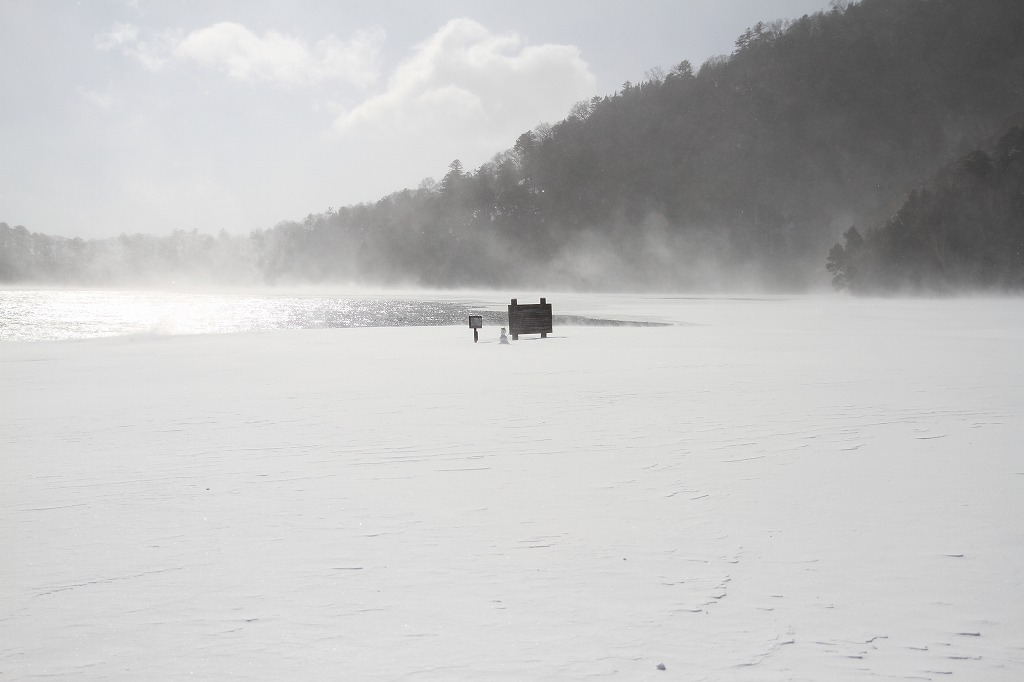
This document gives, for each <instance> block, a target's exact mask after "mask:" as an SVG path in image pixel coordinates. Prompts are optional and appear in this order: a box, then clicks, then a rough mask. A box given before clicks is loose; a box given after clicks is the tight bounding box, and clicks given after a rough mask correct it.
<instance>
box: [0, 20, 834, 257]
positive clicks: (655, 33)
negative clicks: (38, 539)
mask: <svg viewBox="0 0 1024 682" xmlns="http://www.w3.org/2000/svg"><path fill="white" fill-rule="evenodd" d="M827 7H828V0H628V1H625V0H505V1H503V2H486V1H484V0H433V1H429V2H428V1H419V0H417V1H412V0H345V1H344V2H342V1H336V0H262V1H253V0H81V1H79V2H75V1H74V0H0V92H2V93H3V97H2V104H0V221H3V222H7V223H9V224H10V225H18V224H21V225H24V226H25V227H27V228H28V229H29V230H31V231H34V232H45V233H47V234H58V235H65V236H82V237H105V236H113V235H117V234H120V233H121V232H127V233H134V232H150V233H157V234H166V233H169V232H170V231H171V230H173V229H185V230H191V229H193V228H198V229H199V230H200V231H202V232H208V233H216V232H218V231H219V230H220V229H222V228H223V229H226V230H227V231H228V232H232V233H241V232H247V231H248V230H251V229H254V228H266V227H270V226H273V225H274V224H276V223H278V222H280V221H282V220H295V219H302V218H304V217H305V216H306V215H307V214H309V213H319V212H322V211H324V210H326V209H327V208H328V207H330V206H335V207H336V206H343V205H348V204H354V203H359V202H363V201H375V200H376V199H379V198H380V197H382V196H384V195H386V194H388V193H390V192H392V191H394V190H397V189H401V188H404V187H416V186H418V185H419V183H420V181H421V180H422V179H423V178H425V177H434V178H437V179H440V178H441V177H442V176H443V175H444V173H445V172H447V167H448V164H449V163H450V162H451V161H452V160H453V159H456V158H458V159H460V160H461V161H462V163H463V165H464V166H465V167H466V168H467V169H469V170H472V169H474V168H476V167H478V166H479V165H480V164H482V163H484V162H485V161H487V160H488V159H490V158H491V157H492V156H493V155H494V154H495V153H496V152H499V151H502V150H504V149H508V148H509V147H511V146H512V145H513V144H514V142H515V139H516V137H518V135H519V134H520V133H522V132H524V131H526V130H529V129H531V128H533V127H534V126H536V125H537V124H538V123H541V122H555V121H558V120H560V119H562V118H564V117H565V115H566V113H567V112H568V110H569V108H570V107H571V106H572V104H573V103H574V102H576V101H579V100H581V99H589V98H590V97H591V96H593V95H607V94H611V93H613V92H614V91H615V90H617V89H618V87H619V85H620V84H621V83H622V82H623V81H626V80H631V81H634V82H635V81H639V80H643V77H644V72H645V71H647V70H648V69H650V68H652V67H656V66H660V67H662V68H663V69H665V70H666V71H667V70H669V69H670V68H671V67H672V66H673V65H674V64H677V63H679V62H680V61H682V60H683V59H689V60H690V61H691V62H692V63H693V65H694V68H695V69H696V68H697V67H699V66H700V64H701V63H702V62H703V61H704V60H705V59H707V58H708V57H710V56H713V55H717V54H728V53H730V52H731V51H732V49H733V41H734V40H735V38H736V36H737V35H739V34H740V33H742V32H743V30H744V29H745V28H746V27H748V26H751V25H753V24H754V23H756V22H757V21H758V20H772V19H777V18H797V17H799V16H801V15H803V14H806V13H811V12H816V11H818V10H822V9H825V8H827Z"/></svg>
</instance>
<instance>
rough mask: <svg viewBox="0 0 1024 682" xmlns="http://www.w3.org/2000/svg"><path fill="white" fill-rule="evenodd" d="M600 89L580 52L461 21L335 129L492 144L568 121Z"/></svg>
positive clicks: (421, 47) (433, 39) (437, 36)
mask: <svg viewBox="0 0 1024 682" xmlns="http://www.w3.org/2000/svg"><path fill="white" fill-rule="evenodd" d="M594 85H595V78H594V76H593V74H591V73H590V70H589V67H588V66H587V64H586V62H584V61H583V59H582V58H581V57H580V53H579V49H578V48H576V47H573V46H570V45H539V46H529V45H524V44H523V41H522V39H521V38H520V37H519V36H518V35H516V34H514V33H508V34H494V33H491V32H490V31H489V30H488V29H487V28H485V27H484V26H482V25H481V24H479V23H477V22H475V21H472V20H470V19H455V20H453V21H450V22H449V23H447V24H446V25H445V26H443V27H442V28H441V29H440V30H439V31H438V32H437V33H435V34H434V35H433V36H432V37H431V38H430V39H429V40H427V41H426V42H424V43H422V44H421V45H419V46H417V48H416V50H415V53H414V54H413V56H412V57H411V58H410V59H408V60H407V61H406V62H404V63H403V64H401V65H400V66H399V67H398V68H397V69H396V70H395V72H394V73H393V74H392V76H391V77H390V79H389V82H388V87H387V89H386V91H385V92H383V93H381V94H378V95H376V96H374V97H371V98H370V99H368V100H366V101H365V102H363V103H362V104H360V105H359V106H357V107H355V108H353V109H351V110H349V111H347V112H344V113H342V114H341V115H340V116H339V117H338V118H337V119H336V121H335V128H336V129H337V130H338V131H340V132H341V133H354V132H356V131H359V132H360V133H362V132H369V131H374V130H376V131H380V132H396V131H402V132H406V133H417V132H429V133H430V134H432V135H436V134H448V135H461V136H467V135H483V136H486V137H488V138H489V139H488V140H487V141H486V144H493V142H494V140H495V139H502V140H505V141H507V139H508V137H509V135H513V134H518V133H519V132H522V131H523V130H524V129H528V128H531V127H533V126H534V125H536V124H537V123H539V122H541V121H545V120H554V119H560V118H562V117H564V116H565V114H566V112H567V111H568V109H569V107H570V106H571V105H572V103H573V102H575V101H577V100H579V99H581V98H585V97H589V96H590V95H592V94H593V89H594Z"/></svg>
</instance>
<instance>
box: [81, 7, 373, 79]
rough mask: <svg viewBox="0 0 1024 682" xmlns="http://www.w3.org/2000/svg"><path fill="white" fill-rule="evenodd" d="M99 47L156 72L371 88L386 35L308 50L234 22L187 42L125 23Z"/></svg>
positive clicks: (331, 41) (367, 34)
mask: <svg viewBox="0 0 1024 682" xmlns="http://www.w3.org/2000/svg"><path fill="white" fill-rule="evenodd" d="M95 42H96V47H97V49H99V50H103V51H110V50H119V51H121V52H122V53H123V54H125V55H128V56H129V57H132V58H133V59H136V60H137V61H138V62H140V63H141V64H142V65H143V66H145V67H146V68H148V69H151V70H154V71H156V70H159V69H161V68H163V67H164V66H165V65H166V64H167V62H168V61H169V60H171V59H173V58H177V59H181V60H190V61H193V62H195V63H197V64H200V65H202V66H205V67H208V68H211V69H215V70H218V71H221V72H223V73H225V74H227V75H228V76H229V77H231V78H234V79H237V80H242V81H250V82H255V81H263V82H269V83H274V84H277V85H313V84H316V83H320V82H323V81H329V80H340V81H347V82H349V83H351V84H353V85H357V86H360V87H366V86H368V85H371V84H373V83H374V82H375V81H376V80H377V76H378V68H377V61H378V55H379V53H380V48H381V45H382V44H383V42H384V30H383V29H380V28H374V29H368V30H363V31H358V32H357V33H356V34H355V35H354V36H353V37H352V39H351V40H350V41H348V42H343V41H341V40H339V39H338V38H336V37H335V36H334V35H328V36H327V37H326V38H324V39H323V40H320V41H318V42H317V43H316V44H314V45H312V46H309V45H307V44H306V43H304V42H303V41H301V40H299V39H298V38H295V37H292V36H288V35H285V34H283V33H278V32H276V31H267V32H266V33H265V34H263V36H259V35H257V34H255V33H253V32H252V31H250V30H249V29H248V28H246V27H245V26H242V25H241V24H236V23H232V22H221V23H218V24H214V25H212V26H208V27H206V28H202V29H199V30H196V31H192V32H191V33H189V34H188V35H185V36H184V37H182V32H181V31H177V30H166V31H161V32H158V33H155V34H152V35H151V36H149V37H147V38H145V39H144V38H141V37H140V30H139V28H138V27H137V26H134V25H132V24H124V23H122V24H115V25H114V26H113V28H112V29H111V30H110V31H108V32H106V33H103V34H101V35H98V36H96V40H95Z"/></svg>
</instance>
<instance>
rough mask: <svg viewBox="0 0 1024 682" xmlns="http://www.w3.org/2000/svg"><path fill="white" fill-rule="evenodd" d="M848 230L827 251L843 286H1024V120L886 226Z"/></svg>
mask: <svg viewBox="0 0 1024 682" xmlns="http://www.w3.org/2000/svg"><path fill="white" fill-rule="evenodd" d="M844 237H845V240H844V243H843V244H836V245H835V246H834V247H832V250H831V251H830V252H829V257H828V270H829V271H830V272H831V273H832V274H833V280H832V281H833V284H834V285H835V287H836V288H837V289H847V288H848V289H849V290H850V291H852V292H854V293H875V294H877V293H928V294H948V293H954V292H957V291H963V290H965V289H966V290H976V291H979V290H988V291H993V290H995V291H1007V292H1009V291H1012V292H1020V291H1024V127H1020V126H1018V127H1014V128H1012V129H1011V130H1010V131H1009V132H1008V133H1007V134H1006V135H1004V136H1003V138H1002V139H1001V140H1000V141H999V143H998V144H996V145H995V147H994V148H993V149H992V150H991V152H986V151H981V150H975V151H972V152H970V153H969V154H966V155H964V156H963V157H962V158H960V159H958V160H957V161H956V162H955V163H952V164H950V165H949V166H947V167H946V168H944V169H943V170H942V172H941V173H939V174H938V176H937V177H936V178H935V179H934V180H933V181H932V182H931V183H929V185H928V187H926V188H923V189H921V190H920V191H917V190H915V191H914V192H912V193H911V194H910V196H909V197H908V198H907V200H906V202H905V203H904V204H903V206H902V207H901V208H900V210H899V211H898V212H897V213H896V215H895V216H893V217H892V218H891V219H890V220H888V221H887V222H886V223H885V224H884V225H882V226H881V227H877V228H872V229H870V230H868V231H867V233H866V234H865V235H863V236H862V235H861V234H860V232H859V231H858V230H857V228H855V227H851V228H850V229H849V230H848V231H847V232H846V233H845V234H844Z"/></svg>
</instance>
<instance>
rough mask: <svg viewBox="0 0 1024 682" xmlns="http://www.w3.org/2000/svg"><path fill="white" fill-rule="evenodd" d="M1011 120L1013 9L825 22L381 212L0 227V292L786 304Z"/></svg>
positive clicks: (739, 47) (907, 1) (840, 15)
mask: <svg viewBox="0 0 1024 682" xmlns="http://www.w3.org/2000/svg"><path fill="white" fill-rule="evenodd" d="M1021 111H1024V3H1022V2H1019V0H972V2H962V0H862V1H861V2H857V3H848V4H844V3H840V2H837V3H833V6H832V8H831V9H830V10H828V11H823V12H818V13H815V14H811V15H805V16H803V17H801V18H799V19H797V20H795V21H790V22H783V21H776V22H772V23H758V24H755V25H754V26H752V27H751V28H750V29H748V30H747V31H745V32H744V33H743V34H742V35H741V36H739V37H738V38H737V40H736V46H735V50H734V52H733V53H732V54H731V55H728V56H722V57H716V58H712V59H709V60H707V61H706V62H705V63H704V64H702V65H700V66H699V68H696V69H695V68H694V67H693V65H692V64H690V63H689V62H685V61H684V62H681V63H679V64H676V65H675V66H673V67H672V68H670V69H669V70H668V71H667V72H666V71H663V70H662V69H659V68H655V69H652V70H651V71H649V72H648V73H647V74H645V75H644V77H643V79H641V80H639V81H638V82H636V83H633V82H629V81H627V82H625V83H623V84H622V85H621V87H620V88H619V89H618V90H617V91H616V92H614V93H612V94H609V95H606V96H598V97H594V98H592V99H590V100H587V101H582V102H579V103H577V104H576V105H575V106H573V107H572V109H571V110H570V111H569V112H568V115H567V116H566V118H565V119H563V120H561V121H558V122H556V123H554V124H553V125H547V124H542V125H540V126H538V127H537V128H535V129H533V130H530V131H527V132H524V133H523V134H522V135H520V136H519V137H518V139H517V140H516V141H515V143H514V145H513V146H512V147H511V148H509V149H508V150H506V151H504V152H501V153H499V154H497V155H495V156H494V157H493V158H492V159H491V160H490V161H488V162H487V163H485V164H482V165H481V166H480V167H478V168H475V169H471V170H470V169H466V168H464V167H463V164H462V163H461V162H460V161H458V160H455V161H453V162H452V163H451V164H450V166H449V167H448V169H447V172H446V173H445V174H444V176H443V177H442V179H441V180H440V181H434V180H430V179H428V180H426V181H424V182H423V183H421V184H420V186H419V187H417V188H415V189H411V188H410V189H403V190H400V191H397V192H394V193H392V194H390V195H388V196H386V197H383V198H382V199H380V200H379V201H377V202H373V203H365V204H359V205H354V206H346V207H342V208H338V209H333V208H332V209H328V210H327V211H325V212H322V213H317V214H310V215H309V216H307V217H306V218H305V219H304V220H302V221H288V222H285V223H281V224H279V225H277V226H275V227H273V228H270V229H265V230H254V231H252V232H251V233H250V234H248V235H243V236H230V235H225V234H220V235H218V236H216V237H213V236H206V235H201V234H198V233H196V232H194V231H192V232H185V231H176V232H174V233H172V234H171V235H170V236H167V237H145V236H142V235H134V236H126V235H121V237H118V238H114V239H107V240H91V241H82V240H68V239H64V238H60V237H50V236H45V235H38V234H32V233H29V232H28V231H27V230H25V229H24V228H9V227H4V228H0V279H3V280H6V281H11V280H12V279H19V278H22V279H23V278H25V277H29V276H32V277H35V276H38V277H47V278H52V279H56V280H57V281H72V280H74V281H85V282H98V281H101V280H104V279H105V278H117V277H124V278H127V279H128V280H132V281H143V280H147V279H160V278H166V277H173V276H182V277H188V278H193V279H197V278H198V279H201V278H205V279H209V280H215V281H220V280H233V281H238V282H253V281H256V282H266V283H280V282H286V281H307V282H326V281H342V282H349V281H351V282H361V283H367V284H381V285H424V286H440V287H457V286H504V285H511V284H533V285H538V286H540V285H543V286H564V287H575V288H581V289H600V288H631V289H656V288H657V289H707V288H740V287H745V286H755V285H757V286H767V287H770V288H775V289H781V290H796V289H802V288H805V287H808V286H813V285H815V284H816V283H818V282H825V281H827V273H825V271H824V268H822V258H823V256H824V254H825V253H826V252H828V249H829V246H830V245H832V244H833V243H834V242H835V240H836V239H837V238H838V237H839V236H840V233H841V232H842V231H843V229H844V228H845V227H847V226H849V225H850V224H879V223H880V222H882V221H883V220H885V218H886V217H887V216H889V215H891V214H892V211H893V208H894V207H895V206H898V205H899V203H900V202H901V201H902V199H903V198H904V197H905V195H906V191H907V189H908V188H911V187H915V186H918V185H919V184H920V181H921V178H924V177H929V176H931V175H932V174H933V173H934V172H935V171H936V169H938V168H940V167H941V166H942V165H943V164H944V163H946V162H947V160H948V159H950V158H954V157H957V156H959V155H962V154H964V153H966V152H967V151H969V150H971V149H974V148H975V147H977V146H978V145H979V141H980V140H984V139H986V138H987V137H989V136H992V135H993V134H995V133H996V132H997V131H999V130H1000V129H1003V130H1005V128H1006V127H1007V122H1008V121H1009V120H1011V119H1012V117H1013V116H1014V115H1015V114H1017V113H1018V112H1021ZM19 230H20V231H19ZM844 276H846V277H848V275H844ZM851 288H854V287H851Z"/></svg>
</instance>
